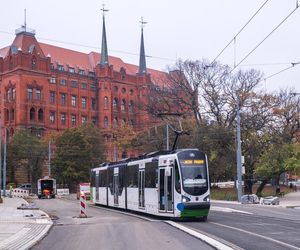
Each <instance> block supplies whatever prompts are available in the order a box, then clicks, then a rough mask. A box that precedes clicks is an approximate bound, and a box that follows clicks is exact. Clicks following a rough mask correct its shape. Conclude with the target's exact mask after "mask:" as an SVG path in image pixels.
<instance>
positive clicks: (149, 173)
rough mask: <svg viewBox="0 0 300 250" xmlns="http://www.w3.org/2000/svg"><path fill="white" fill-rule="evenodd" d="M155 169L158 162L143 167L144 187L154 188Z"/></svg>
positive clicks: (155, 180)
mask: <svg viewBox="0 0 300 250" xmlns="http://www.w3.org/2000/svg"><path fill="white" fill-rule="evenodd" d="M157 167H158V162H149V163H146V167H145V187H146V188H155V187H156V182H157V172H158V170H157Z"/></svg>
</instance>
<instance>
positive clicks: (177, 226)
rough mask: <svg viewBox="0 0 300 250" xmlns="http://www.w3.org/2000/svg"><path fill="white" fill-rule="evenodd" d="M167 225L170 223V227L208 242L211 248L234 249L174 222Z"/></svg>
mask: <svg viewBox="0 0 300 250" xmlns="http://www.w3.org/2000/svg"><path fill="white" fill-rule="evenodd" d="M165 222H166V223H168V224H169V225H171V226H173V227H176V228H178V229H179V230H181V231H184V232H186V233H188V234H190V235H192V236H194V237H196V238H198V239H200V240H202V241H204V242H206V243H207V244H208V245H210V246H213V247H215V248H216V249H220V250H233V248H231V247H229V246H227V245H225V244H223V243H221V242H219V241H217V240H215V239H213V238H210V237H208V236H206V235H205V234H202V233H199V232H196V231H194V230H192V229H190V228H187V227H185V226H182V225H180V224H178V223H176V222H174V221H165Z"/></svg>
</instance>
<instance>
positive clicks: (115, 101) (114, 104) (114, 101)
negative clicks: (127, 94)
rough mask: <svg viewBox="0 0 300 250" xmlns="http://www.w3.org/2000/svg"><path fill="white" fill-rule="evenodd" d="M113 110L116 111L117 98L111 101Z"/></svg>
mask: <svg viewBox="0 0 300 250" xmlns="http://www.w3.org/2000/svg"><path fill="white" fill-rule="evenodd" d="M113 109H114V110H117V109H118V99H117V98H114V100H113Z"/></svg>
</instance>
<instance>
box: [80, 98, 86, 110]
mask: <svg viewBox="0 0 300 250" xmlns="http://www.w3.org/2000/svg"><path fill="white" fill-rule="evenodd" d="M81 105H82V108H83V109H86V97H81Z"/></svg>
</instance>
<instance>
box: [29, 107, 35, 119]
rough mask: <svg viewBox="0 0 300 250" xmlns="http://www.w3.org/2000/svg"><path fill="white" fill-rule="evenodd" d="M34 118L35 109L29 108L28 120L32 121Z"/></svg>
mask: <svg viewBox="0 0 300 250" xmlns="http://www.w3.org/2000/svg"><path fill="white" fill-rule="evenodd" d="M34 120H35V109H34V108H31V109H30V121H34Z"/></svg>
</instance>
